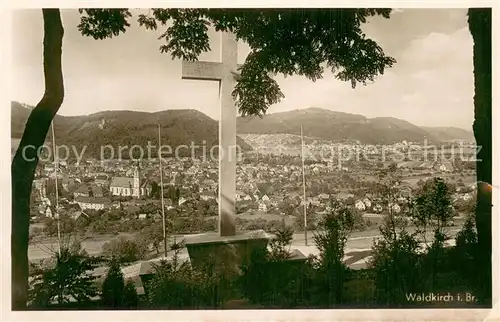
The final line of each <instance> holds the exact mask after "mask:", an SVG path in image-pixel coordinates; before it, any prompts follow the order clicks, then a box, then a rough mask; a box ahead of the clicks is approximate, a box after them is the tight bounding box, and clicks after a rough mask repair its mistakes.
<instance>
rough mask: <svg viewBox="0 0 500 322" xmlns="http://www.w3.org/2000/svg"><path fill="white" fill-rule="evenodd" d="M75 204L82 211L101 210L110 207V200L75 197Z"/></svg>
mask: <svg viewBox="0 0 500 322" xmlns="http://www.w3.org/2000/svg"><path fill="white" fill-rule="evenodd" d="M75 202H76V203H77V204H78V205H79V206H80V209H82V210H87V209H92V210H101V209H105V208H110V207H111V206H112V203H111V200H110V199H108V198H105V197H77V198H75Z"/></svg>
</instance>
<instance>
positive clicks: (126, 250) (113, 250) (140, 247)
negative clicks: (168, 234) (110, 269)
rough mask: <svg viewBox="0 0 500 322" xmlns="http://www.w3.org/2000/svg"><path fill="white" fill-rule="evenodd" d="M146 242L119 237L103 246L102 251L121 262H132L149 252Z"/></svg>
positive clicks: (108, 256)
mask: <svg viewBox="0 0 500 322" xmlns="http://www.w3.org/2000/svg"><path fill="white" fill-rule="evenodd" d="M147 250H148V249H147V247H146V245H145V244H144V243H138V242H137V241H134V240H130V239H127V238H125V237H119V238H116V239H113V240H112V241H110V242H107V243H105V244H104V245H103V246H102V253H103V255H104V256H106V257H107V258H109V259H111V258H113V257H114V258H115V259H116V260H117V261H118V262H119V263H122V264H123V263H130V262H134V261H137V260H139V259H142V258H144V256H145V255H146V254H147Z"/></svg>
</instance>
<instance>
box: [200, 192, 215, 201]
mask: <svg viewBox="0 0 500 322" xmlns="http://www.w3.org/2000/svg"><path fill="white" fill-rule="evenodd" d="M200 198H201V200H204V201H207V200H210V199H215V193H213V192H212V191H205V192H203V193H202V194H200Z"/></svg>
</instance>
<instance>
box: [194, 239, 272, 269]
mask: <svg viewBox="0 0 500 322" xmlns="http://www.w3.org/2000/svg"><path fill="white" fill-rule="evenodd" d="M269 239H270V236H269V235H268V234H267V233H266V232H265V231H263V230H256V231H251V232H244V233H242V232H240V233H238V232H237V233H236V234H235V235H234V236H220V235H219V234H218V233H205V234H199V235H187V236H185V239H184V243H185V245H186V248H187V250H188V253H189V259H190V262H191V266H192V267H193V268H195V269H202V270H207V269H208V270H216V271H217V272H218V273H219V272H220V273H223V274H224V275H228V274H229V275H238V274H239V273H240V267H241V265H242V264H243V263H245V262H246V261H248V260H249V259H250V255H251V254H252V252H253V251H258V250H265V249H266V248H267V243H268V241H269Z"/></svg>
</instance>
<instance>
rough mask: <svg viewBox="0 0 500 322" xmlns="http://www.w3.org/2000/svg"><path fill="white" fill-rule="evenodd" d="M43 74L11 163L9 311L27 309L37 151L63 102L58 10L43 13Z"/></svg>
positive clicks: (60, 27)
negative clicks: (42, 87)
mask: <svg viewBox="0 0 500 322" xmlns="http://www.w3.org/2000/svg"><path fill="white" fill-rule="evenodd" d="M42 13H43V22H44V39H43V67H44V69H43V71H44V76H45V92H44V94H43V97H42V99H41V100H40V102H39V103H38V104H37V105H36V107H35V108H34V109H33V111H32V112H31V114H30V116H29V118H28V121H27V122H26V126H25V129H24V133H23V137H22V139H21V142H20V144H19V147H18V149H17V151H16V154H15V156H14V159H13V161H12V168H11V175H12V178H11V180H12V230H11V257H12V309H13V310H21V309H24V308H26V304H27V299H28V237H29V220H30V195H31V188H32V184H33V179H34V176H35V170H36V166H37V164H38V155H37V151H38V149H39V148H40V147H41V146H42V145H43V144H44V141H45V137H46V136H47V132H48V130H49V127H50V124H51V122H52V119H53V118H54V116H55V114H56V113H57V111H58V110H59V107H60V106H61V104H62V102H63V98H64V84H63V76H62V67H61V56H62V38H63V34H64V30H63V26H62V22H61V16H60V13H59V9H43V10H42Z"/></svg>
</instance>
